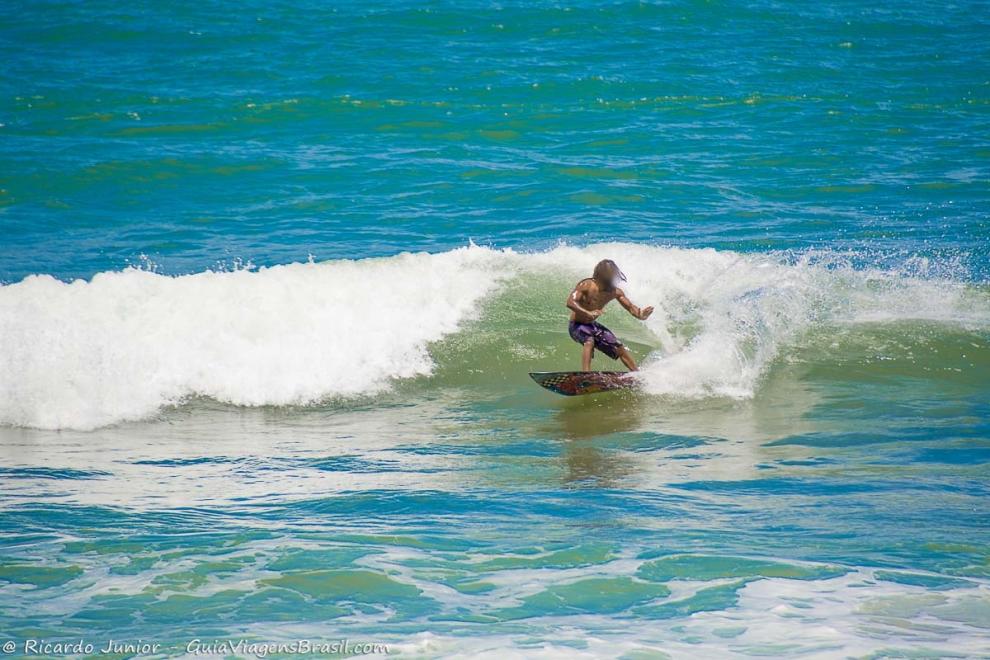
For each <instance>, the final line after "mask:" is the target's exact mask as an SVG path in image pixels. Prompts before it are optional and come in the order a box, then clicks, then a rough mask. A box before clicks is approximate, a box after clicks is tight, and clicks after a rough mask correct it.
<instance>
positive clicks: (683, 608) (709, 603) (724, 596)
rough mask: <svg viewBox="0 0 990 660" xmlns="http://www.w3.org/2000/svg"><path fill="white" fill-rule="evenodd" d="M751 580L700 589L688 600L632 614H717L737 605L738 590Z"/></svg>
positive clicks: (656, 616)
mask: <svg viewBox="0 0 990 660" xmlns="http://www.w3.org/2000/svg"><path fill="white" fill-rule="evenodd" d="M752 581H753V580H752V579H745V580H736V581H735V582H730V583H728V584H719V585H716V586H714V587H706V588H704V589H700V590H698V591H697V592H695V593H694V594H693V595H691V596H690V597H688V598H683V599H680V600H675V601H671V602H667V603H660V604H659V605H643V606H640V607H635V608H633V610H632V611H633V613H634V614H636V615H637V616H641V617H644V618H648V619H674V618H679V617H687V616H691V615H692V614H697V613H698V612H717V611H722V610H726V609H728V608H730V607H735V606H736V605H737V604H738V603H739V590H740V589H742V588H743V587H745V586H746V585H747V584H749V583H750V582H752Z"/></svg>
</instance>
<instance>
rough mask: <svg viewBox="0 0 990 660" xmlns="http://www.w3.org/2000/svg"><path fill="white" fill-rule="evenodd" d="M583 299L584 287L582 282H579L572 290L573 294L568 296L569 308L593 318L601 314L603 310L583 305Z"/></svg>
mask: <svg viewBox="0 0 990 660" xmlns="http://www.w3.org/2000/svg"><path fill="white" fill-rule="evenodd" d="M583 299H584V287H583V286H582V285H581V284H578V285H577V286H576V287H574V290H573V291H571V295H569V296H567V308H568V309H570V310H571V311H574V312H577V313H578V314H584V315H585V316H590V317H591V318H593V319H596V318H598V317H599V316H600V315H601V313H602V310H600V309H595V310H588V309H585V308H584V307H582V306H581V301H582V300H583Z"/></svg>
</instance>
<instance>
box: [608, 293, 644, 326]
mask: <svg viewBox="0 0 990 660" xmlns="http://www.w3.org/2000/svg"><path fill="white" fill-rule="evenodd" d="M615 299H616V300H618V301H619V304H620V305H622V307H623V309H625V310H626V311H627V312H629V313H630V314H632V315H633V316H635V317H636V318H638V319H639V320H640V321H645V320H646V319H648V318H650V314H652V313H653V308H652V307H644V308H642V309H640V308H639V307H637V306H636V305H634V304H632V301H631V300H629V298H626V292H625V291H623V290H622V289H616V291H615Z"/></svg>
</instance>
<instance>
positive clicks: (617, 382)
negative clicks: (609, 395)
mask: <svg viewBox="0 0 990 660" xmlns="http://www.w3.org/2000/svg"><path fill="white" fill-rule="evenodd" d="M529 376H530V378H532V379H533V380H535V381H536V382H537V384H538V385H540V386H541V387H545V388H546V389H548V390H550V391H551V392H556V393H557V394H563V395H564V396H575V395H578V394H594V393H595V392H607V391H609V390H622V389H627V388H630V387H635V386H636V380H635V378H634V377H633V376H631V375H630V374H629V373H628V372H625V371H537V372H531V373H530V374H529Z"/></svg>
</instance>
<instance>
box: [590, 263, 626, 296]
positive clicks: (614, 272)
mask: <svg viewBox="0 0 990 660" xmlns="http://www.w3.org/2000/svg"><path fill="white" fill-rule="evenodd" d="M593 277H594V278H595V281H596V282H598V283H599V284H600V285H602V286H604V287H605V288H606V289H614V288H615V287H616V286H617V285H618V283H619V282H625V281H626V276H625V275H624V274H623V273H622V271H621V270H619V267H618V266H616V265H615V262H614V261H612V260H611V259H602V260H601V261H599V262H598V265H596V266H595V272H594V274H593Z"/></svg>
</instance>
